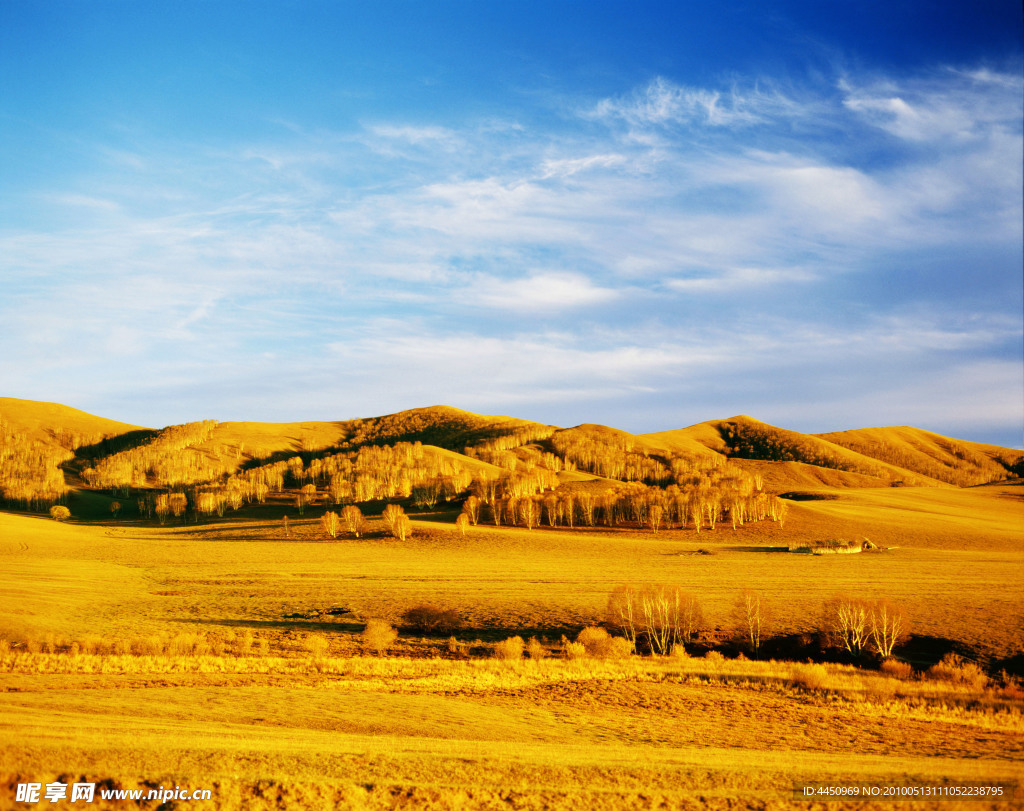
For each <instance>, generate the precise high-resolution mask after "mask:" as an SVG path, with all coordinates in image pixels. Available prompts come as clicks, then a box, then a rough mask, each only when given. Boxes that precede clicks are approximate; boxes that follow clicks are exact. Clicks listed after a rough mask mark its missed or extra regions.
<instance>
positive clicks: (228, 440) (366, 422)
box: [195, 406, 554, 459]
mask: <svg viewBox="0 0 1024 811" xmlns="http://www.w3.org/2000/svg"><path fill="white" fill-rule="evenodd" d="M553 430H554V428H553V427H550V426H543V425H540V424H539V423H534V422H530V421H528V420H519V419H514V418H512V417H504V416H488V415H483V414H474V413H472V412H469V411H462V410H460V409H457V408H452V407H450V406H431V407H429V408H415V409H411V410H408V411H400V412H397V413H395V414H388V415H385V416H382V417H369V418H365V419H353V420H344V421H337V422H318V421H306V422H287V423H285V422H281V423H272V422H220V423H217V424H216V426H215V427H214V429H213V431H212V433H211V434H210V437H209V439H207V440H206V441H204V442H202V443H199V444H197V445H195V448H196V449H197V450H199V451H201V452H204V453H207V454H210V455H212V456H214V457H217V458H230V457H231V456H235V457H237V458H238V459H266V458H269V457H273V456H277V455H281V454H296V453H301V452H314V453H315V452H317V451H323V450H332V449H342V448H344V449H353V448H357V447H359V446H362V445H370V444H373V445H377V444H394V443H396V442H421V443H423V444H424V445H435V446H437V447H439V448H444V449H447V450H454V451H462V450H463V449H464V448H466V447H467V446H472V445H477V444H480V443H486V442H489V441H494V440H496V439H500V438H502V437H510V436H514V435H516V434H517V433H519V434H521V433H527V434H530V435H539V436H542V435H545V434H549V433H550V432H551V431H553Z"/></svg>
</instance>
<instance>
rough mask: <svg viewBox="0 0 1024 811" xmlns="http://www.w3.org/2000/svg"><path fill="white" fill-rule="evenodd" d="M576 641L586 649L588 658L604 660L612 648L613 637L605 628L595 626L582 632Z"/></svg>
mask: <svg viewBox="0 0 1024 811" xmlns="http://www.w3.org/2000/svg"><path fill="white" fill-rule="evenodd" d="M576 641H577V642H578V643H579V644H581V645H582V646H583V647H584V648H585V649H586V651H587V656H589V657H591V658H593V659H604V658H605V657H606V656H608V654H609V652H610V651H611V647H612V635H611V634H609V633H608V632H607V631H606V630H605V629H604V628H597V627H594V626H589V627H587V628H584V629H583V630H582V631H580V632H579V634H578V635H577V637H576Z"/></svg>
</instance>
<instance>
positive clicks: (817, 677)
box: [790, 665, 828, 690]
mask: <svg viewBox="0 0 1024 811" xmlns="http://www.w3.org/2000/svg"><path fill="white" fill-rule="evenodd" d="M790 681H792V682H793V684H794V685H796V686H797V687H802V688H803V689H804V690H821V689H822V688H823V687H826V686H827V685H828V670H826V669H825V665H796V666H795V667H794V668H793V671H792V673H791V674H790Z"/></svg>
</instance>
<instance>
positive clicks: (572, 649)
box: [563, 641, 587, 661]
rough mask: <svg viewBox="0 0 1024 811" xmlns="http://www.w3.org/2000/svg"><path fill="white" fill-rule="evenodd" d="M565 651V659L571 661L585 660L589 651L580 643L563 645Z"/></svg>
mask: <svg viewBox="0 0 1024 811" xmlns="http://www.w3.org/2000/svg"><path fill="white" fill-rule="evenodd" d="M563 649H564V650H565V658H566V659H569V660H570V661H572V660H576V659H585V658H586V657H587V649H586V647H585V646H583V645H582V644H581V643H579V642H568V641H567V642H565V644H564V645H563Z"/></svg>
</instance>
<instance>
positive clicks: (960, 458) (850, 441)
mask: <svg viewBox="0 0 1024 811" xmlns="http://www.w3.org/2000/svg"><path fill="white" fill-rule="evenodd" d="M829 441H830V442H834V443H836V444H837V445H842V446H843V447H844V448H849V449H850V450H852V451H855V452H857V453H860V454H863V455H864V456H869V457H872V458H874V459H879V460H881V461H883V462H888V463H889V464H890V465H896V466H897V467H902V468H908V469H911V470H915V471H917V472H918V473H921V474H923V475H925V476H928V477H929V478H932V479H937V480H939V481H942V482H946V483H947V484H952V485H955V486H956V487H974V486H976V485H979V484H988V483H989V482H995V481H1002V480H1003V479H1005V478H1007V475H1008V474H1010V475H1016V476H1020V475H1024V454H1022V455H1021V456H1019V457H1017V458H1016V459H1013V458H1002V457H1000V458H999V459H998V460H997V459H990V458H989V457H987V456H985V455H983V454H980V453H976V452H975V451H972V450H971V449H970V448H969V447H967V446H966V445H963V444H961V443H959V442H956V441H953V440H947V439H945V438H940V437H936V440H935V441H936V444H937V445H938V447H939V448H940V449H941V450H943V451H945V452H946V453H948V454H949V455H950V456H951V457H952V458H953V460H955V461H948V460H944V459H937V458H934V457H933V455H932V453H930V452H929V449H928V448H927V447H921V448H920V449H919V451H920V452H919V453H911V452H909V451H907V450H906V449H904V448H901V447H899V446H896V445H893V444H891V443H888V442H882V441H876V440H868V439H861V438H856V437H850V436H846V435H844V434H830V435H829Z"/></svg>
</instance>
